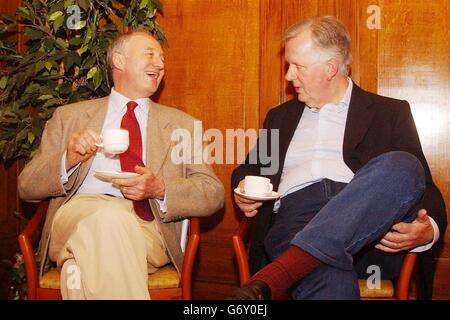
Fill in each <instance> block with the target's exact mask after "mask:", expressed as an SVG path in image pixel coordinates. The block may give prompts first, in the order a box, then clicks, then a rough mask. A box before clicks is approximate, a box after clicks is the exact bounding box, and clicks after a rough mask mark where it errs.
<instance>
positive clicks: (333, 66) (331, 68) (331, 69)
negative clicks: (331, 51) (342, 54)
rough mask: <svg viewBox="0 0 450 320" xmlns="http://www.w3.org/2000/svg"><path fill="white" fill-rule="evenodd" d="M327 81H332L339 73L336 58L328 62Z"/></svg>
mask: <svg viewBox="0 0 450 320" xmlns="http://www.w3.org/2000/svg"><path fill="white" fill-rule="evenodd" d="M326 70H327V80H331V79H333V78H334V76H336V74H337V73H338V72H339V61H338V59H336V58H331V59H329V60H328V61H327V69H326Z"/></svg>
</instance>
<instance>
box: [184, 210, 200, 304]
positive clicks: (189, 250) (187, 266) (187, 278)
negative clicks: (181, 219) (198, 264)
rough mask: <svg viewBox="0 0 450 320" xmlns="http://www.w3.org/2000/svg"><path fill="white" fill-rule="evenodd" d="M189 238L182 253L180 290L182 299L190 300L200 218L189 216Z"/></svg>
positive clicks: (198, 241)
mask: <svg viewBox="0 0 450 320" xmlns="http://www.w3.org/2000/svg"><path fill="white" fill-rule="evenodd" d="M190 220H191V221H190V226H189V240H188V243H187V246H186V251H185V253H184V259H183V266H182V270H181V290H182V299H183V300H191V285H192V269H193V268H194V262H195V257H196V256H197V249H198V245H199V243H200V219H199V218H198V217H191V218H190Z"/></svg>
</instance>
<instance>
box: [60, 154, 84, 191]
mask: <svg viewBox="0 0 450 320" xmlns="http://www.w3.org/2000/svg"><path fill="white" fill-rule="evenodd" d="M66 152H67V151H64V153H63V156H62V158H61V172H60V177H61V184H63V185H64V184H66V183H67V181H69V177H70V176H71V175H72V173H74V172H75V170H77V169H78V167H79V166H80V163H79V164H77V165H76V166H74V167H73V168H72V169H70V170H69V172H67V170H66Z"/></svg>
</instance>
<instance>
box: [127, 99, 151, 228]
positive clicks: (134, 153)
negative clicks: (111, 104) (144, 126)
mask: <svg viewBox="0 0 450 320" xmlns="http://www.w3.org/2000/svg"><path fill="white" fill-rule="evenodd" d="M137 105H138V104H137V103H136V102H134V101H130V102H128V103H127V112H126V113H125V114H124V116H123V118H122V122H121V124H120V128H122V129H126V130H128V133H129V135H130V146H129V147H128V150H127V151H125V152H124V153H122V154H121V155H120V166H121V167H122V171H126V172H134V167H135V166H140V167H144V166H145V165H144V162H143V161H142V137H141V129H140V128H139V123H138V121H137V119H136V115H135V114H134V109H135V108H136V107H137ZM133 208H134V211H135V212H136V214H137V215H138V216H139V218H141V219H143V220H147V221H152V220H153V219H154V216H153V213H152V210H151V209H150V204H149V203H148V200H146V199H144V200H140V201H135V200H133Z"/></svg>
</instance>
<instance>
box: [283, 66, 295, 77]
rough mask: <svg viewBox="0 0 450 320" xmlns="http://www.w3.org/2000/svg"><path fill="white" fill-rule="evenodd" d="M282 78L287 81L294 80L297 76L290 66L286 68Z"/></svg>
mask: <svg viewBox="0 0 450 320" xmlns="http://www.w3.org/2000/svg"><path fill="white" fill-rule="evenodd" d="M284 78H285V79H286V80H287V81H294V80H295V79H296V78H297V76H296V74H295V72H294V71H293V70H292V66H289V67H288V70H287V72H286V75H285V76H284Z"/></svg>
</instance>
